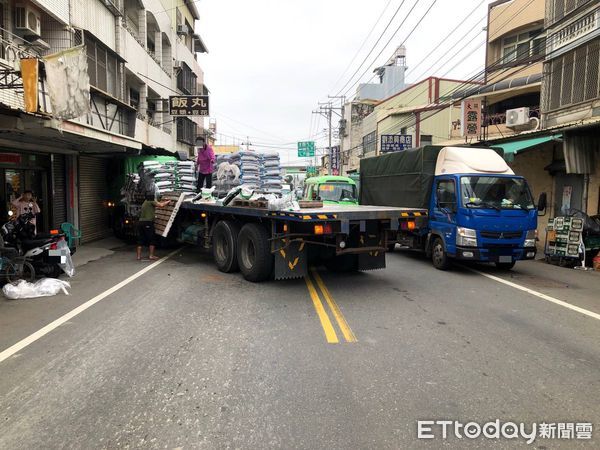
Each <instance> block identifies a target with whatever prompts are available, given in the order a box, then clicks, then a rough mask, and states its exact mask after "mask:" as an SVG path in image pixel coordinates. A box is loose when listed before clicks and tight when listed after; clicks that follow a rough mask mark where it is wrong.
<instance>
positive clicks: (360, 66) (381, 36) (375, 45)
mask: <svg viewBox="0 0 600 450" xmlns="http://www.w3.org/2000/svg"><path fill="white" fill-rule="evenodd" d="M405 1H406V0H402V3H400V6H398V8H396V11H395V12H394V15H393V16H392V18H391V19H390V20H389V22H388V23H387V25H386V26H385V28H384V30H383V31H382V32H381V34H380V35H379V37H378V38H377V41H376V42H375V44H373V46H372V47H371V50H369V53H367V56H365V57H364V59H363V60H362V62H361V63H360V65H359V66H358V67H357V68H356V70H355V71H354V73H353V74H352V75H351V76H350V78H349V79H348V81H347V82H346V84H344V85H343V86H342V88H341V89H340V90H339V91H338V93H337V94H335V95H336V96H338V95H340V94H341V93H342V91H343V90H344V89H345V88H346V86H348V83H350V82H351V81H352V79H353V78H354V76H355V75H356V74H357V73H358V72H359V71H360V69H361V68H362V66H363V64H364V63H365V62H366V61H367V59H368V58H369V56H371V54H372V53H373V51H374V50H375V48H376V47H377V45H378V44H379V42H380V41H381V39H382V38H383V36H384V35H385V33H386V32H387V30H388V28H389V27H390V25H391V24H392V22H393V21H394V19H395V18H396V16H397V15H398V13H399V12H400V8H402V5H404V3H405ZM417 3H419V0H416V2H415V6H416V4H417ZM413 9H414V6H413ZM411 11H412V10H411ZM409 15H410V12H409ZM407 17H408V15H407ZM404 20H406V18H405V19H404ZM402 23H404V21H402ZM401 25H402V24H401ZM398 30H399V28H398V29H397V30H396V32H395V33H394V34H393V35H392V37H394V36H395V34H396V33H397V32H398ZM388 44H389V42H388ZM386 46H387V44H386ZM380 54H381V53H380ZM375 59H377V58H375ZM367 70H368V69H367ZM361 76H362V75H361Z"/></svg>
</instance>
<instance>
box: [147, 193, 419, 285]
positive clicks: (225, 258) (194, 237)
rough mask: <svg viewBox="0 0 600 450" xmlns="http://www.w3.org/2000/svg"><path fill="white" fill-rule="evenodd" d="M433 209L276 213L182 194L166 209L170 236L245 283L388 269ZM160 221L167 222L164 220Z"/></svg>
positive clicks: (164, 227)
mask: <svg viewBox="0 0 600 450" xmlns="http://www.w3.org/2000/svg"><path fill="white" fill-rule="evenodd" d="M426 218H427V211H426V210H425V209H419V208H397V207H388V206H383V207H379V206H336V205H325V206H324V207H322V208H313V209H301V210H297V211H271V210H269V209H267V208H264V207H252V206H220V205H215V204H210V203H192V202H186V201H183V198H182V197H180V198H179V199H178V201H177V203H176V204H175V207H174V209H173V212H172V214H171V216H169V214H168V213H167V214H163V216H162V221H161V222H160V223H158V224H157V225H159V226H161V227H162V233H163V236H167V235H168V236H169V237H173V238H176V239H177V240H178V241H179V242H182V243H187V244H192V245H197V246H201V247H203V248H205V249H212V254H213V258H214V260H215V263H216V265H217V268H218V269H219V270H220V271H222V272H235V271H237V270H240V271H241V272H242V274H243V276H244V278H245V279H246V280H249V281H254V282H258V281H264V280H267V279H271V278H275V279H276V280H281V279H288V278H300V277H303V276H305V275H306V274H307V271H308V268H309V266H310V265H319V264H321V263H322V264H325V265H326V266H327V268H329V269H331V270H339V271H350V270H361V271H362V270H372V269H382V268H385V252H386V250H387V249H388V247H389V246H390V245H393V244H394V243H395V242H396V239H397V235H398V234H402V233H404V232H406V233H409V232H414V231H415V230H417V229H418V228H419V227H421V226H425V223H426ZM157 220H159V221H160V220H161V219H160V218H159V219H157Z"/></svg>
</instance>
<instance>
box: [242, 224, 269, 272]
mask: <svg viewBox="0 0 600 450" xmlns="http://www.w3.org/2000/svg"><path fill="white" fill-rule="evenodd" d="M237 259H238V264H239V266H240V270H241V272H242V274H243V275H244V278H245V279H246V280H248V281H254V282H257V281H264V280H266V279H268V278H270V277H271V273H272V272H273V255H272V254H271V245H270V242H269V233H268V232H267V230H266V229H265V227H263V226H262V225H260V224H256V223H247V224H246V225H244V226H243V227H242V229H241V231H240V234H239V237H238V248H237Z"/></svg>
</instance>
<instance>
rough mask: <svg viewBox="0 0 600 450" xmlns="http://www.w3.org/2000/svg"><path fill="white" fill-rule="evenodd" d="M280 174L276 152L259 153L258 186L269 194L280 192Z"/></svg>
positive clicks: (279, 164)
mask: <svg viewBox="0 0 600 450" xmlns="http://www.w3.org/2000/svg"><path fill="white" fill-rule="evenodd" d="M281 184H282V175H281V162H280V160H279V153H278V152H265V153H262V154H261V155H260V188H261V191H262V192H265V193H269V194H281V188H282V186H281Z"/></svg>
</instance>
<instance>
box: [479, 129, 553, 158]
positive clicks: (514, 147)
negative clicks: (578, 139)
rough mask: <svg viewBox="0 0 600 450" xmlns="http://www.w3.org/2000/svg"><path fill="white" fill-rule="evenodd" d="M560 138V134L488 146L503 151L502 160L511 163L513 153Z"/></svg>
mask: <svg viewBox="0 0 600 450" xmlns="http://www.w3.org/2000/svg"><path fill="white" fill-rule="evenodd" d="M561 137H562V134H554V135H551V136H539V137H534V138H530V139H522V140H520V141H513V142H504V143H501V144H491V145H490V146H491V147H493V148H501V149H502V150H504V159H505V160H507V161H512V160H513V159H514V155H515V153H517V152H519V151H521V150H525V149H528V148H531V147H535V146H537V145H541V144H545V143H546V142H550V141H552V140H555V139H556V138H561Z"/></svg>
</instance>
